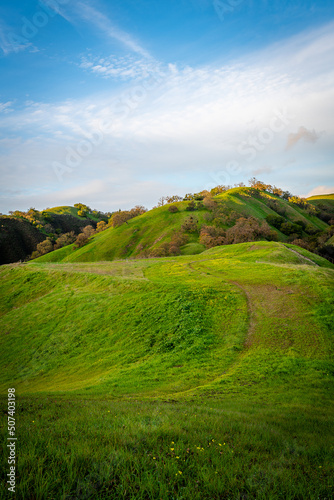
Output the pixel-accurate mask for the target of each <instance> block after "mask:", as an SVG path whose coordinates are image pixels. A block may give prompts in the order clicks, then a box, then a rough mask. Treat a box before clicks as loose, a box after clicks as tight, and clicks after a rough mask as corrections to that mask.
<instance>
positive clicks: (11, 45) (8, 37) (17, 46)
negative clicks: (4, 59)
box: [0, 19, 33, 56]
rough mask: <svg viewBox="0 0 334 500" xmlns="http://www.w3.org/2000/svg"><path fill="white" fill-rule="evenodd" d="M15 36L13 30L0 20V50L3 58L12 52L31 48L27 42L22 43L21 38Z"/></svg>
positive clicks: (22, 39)
mask: <svg viewBox="0 0 334 500" xmlns="http://www.w3.org/2000/svg"><path fill="white" fill-rule="evenodd" d="M17 35H18V34H17V33H16V32H15V31H14V30H13V29H11V28H10V27H9V26H8V25H7V24H6V23H5V22H4V21H3V20H1V19H0V48H1V50H2V52H3V54H4V55H5V56H8V55H9V54H11V53H12V52H16V53H17V52H21V51H23V50H26V49H28V48H30V49H32V48H33V45H32V44H31V43H30V42H29V41H28V40H26V41H24V38H23V37H22V36H17ZM23 42H24V43H23Z"/></svg>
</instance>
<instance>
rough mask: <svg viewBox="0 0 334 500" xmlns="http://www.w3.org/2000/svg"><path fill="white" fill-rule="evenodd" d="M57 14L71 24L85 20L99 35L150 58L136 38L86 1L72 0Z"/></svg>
mask: <svg viewBox="0 0 334 500" xmlns="http://www.w3.org/2000/svg"><path fill="white" fill-rule="evenodd" d="M59 14H60V15H61V16H63V17H64V19H66V20H67V21H68V22H70V23H71V24H75V25H77V24H79V23H80V22H81V21H85V22H86V23H89V24H90V25H91V26H93V27H94V28H95V29H96V30H97V31H98V33H99V34H100V35H103V36H104V37H107V38H109V39H111V40H116V41H117V42H119V43H120V44H122V45H123V46H124V47H126V48H127V49H128V50H131V51H132V52H135V53H136V54H138V55H140V56H141V57H144V58H147V59H150V58H151V55H150V53H149V52H148V51H147V50H146V49H145V48H144V47H143V46H142V45H141V44H140V42H139V41H138V40H136V39H135V37H133V35H131V33H127V32H126V31H124V30H122V29H121V28H120V27H118V26H116V24H115V23H114V22H113V21H111V20H110V19H109V18H108V17H107V16H106V15H105V14H104V13H103V12H101V11H99V10H98V9H97V8H96V7H93V6H92V5H91V4H89V3H88V2H82V1H73V2H71V3H70V4H69V5H67V6H66V7H62V8H61V9H60V10H59Z"/></svg>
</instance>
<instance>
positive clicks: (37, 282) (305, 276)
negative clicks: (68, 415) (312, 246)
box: [0, 242, 333, 395]
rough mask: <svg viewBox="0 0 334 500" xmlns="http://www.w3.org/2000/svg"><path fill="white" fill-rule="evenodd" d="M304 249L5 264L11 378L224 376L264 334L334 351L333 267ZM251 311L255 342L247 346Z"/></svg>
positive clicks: (269, 247) (173, 381)
mask: <svg viewBox="0 0 334 500" xmlns="http://www.w3.org/2000/svg"><path fill="white" fill-rule="evenodd" d="M289 247H292V246H291V245H289ZM292 249H293V250H294V251H291V248H287V247H285V246H284V245H282V244H281V243H267V242H257V243H256V244H251V243H248V244H242V245H233V246H228V247H219V248H214V249H211V250H210V251H206V252H204V253H203V254H201V255H198V256H191V257H189V256H184V257H178V258H173V259H170V258H169V259H153V260H140V261H131V262H113V263H108V262H106V263H103V264H94V263H90V264H70V263H68V264H53V265H52V264H37V263H34V264H29V265H28V266H25V267H24V268H21V267H14V268H10V267H4V268H3V269H2V277H3V285H2V287H3V292H2V296H3V297H4V298H3V301H2V305H1V310H2V312H3V316H2V319H1V322H0V326H1V331H3V332H5V333H7V335H5V336H4V337H3V346H2V352H1V356H2V358H1V361H2V363H5V364H6V366H7V370H6V379H4V380H3V385H2V388H3V389H4V388H5V387H6V384H8V383H9V381H10V380H12V381H15V382H16V383H17V384H18V387H19V388H22V389H25V388H27V389H29V391H40V390H50V391H57V390H64V389H66V390H82V389H85V390H87V391H88V392H91V391H93V392H94V393H96V392H97V391H98V392H102V393H112V394H115V395H117V394H119V395H122V394H128V393H133V392H136V393H148V394H150V395H152V394H155V393H156V391H158V393H159V392H167V393H172V392H179V391H185V390H190V389H193V388H194V386H197V385H200V386H206V385H209V386H210V384H213V383H214V385H215V384H218V385H219V384H220V383H221V376H220V375H221V373H222V371H224V370H225V371H227V370H228V369H229V367H230V366H231V365H232V364H233V363H237V365H236V366H239V365H238V364H240V363H241V365H240V366H242V363H243V361H244V358H245V359H250V360H252V359H253V356H254V355H255V354H256V353H257V354H259V353H258V352H257V347H258V342H259V341H260V338H262V337H263V339H262V340H261V345H262V344H263V345H262V348H263V349H267V348H269V347H273V352H275V353H276V354H275V355H277V356H278V358H280V357H281V356H283V357H284V356H285V355H286V354H287V351H289V352H290V350H292V351H291V352H293V356H292V358H291V359H293V358H295V357H300V359H301V360H304V361H303V362H302V364H304V363H306V361H305V360H307V359H312V358H313V357H316V358H319V359H322V358H323V359H326V357H328V355H329V349H330V339H329V338H327V337H326V334H325V330H323V328H324V327H323V326H321V322H320V323H319V321H320V320H319V318H318V317H317V316H316V311H317V310H318V309H317V307H318V306H316V304H317V303H318V302H319V301H320V300H321V301H324V300H325V301H326V300H327V298H328V296H329V291H328V290H327V288H326V287H327V286H329V285H328V283H327V282H328V280H329V278H330V277H331V276H332V274H333V271H332V270H331V269H330V268H333V266H332V265H331V264H330V263H329V262H328V261H326V260H324V259H322V258H320V257H318V256H315V255H313V254H311V253H309V252H307V251H305V250H301V249H299V248H297V247H294V248H293V247H292ZM296 252H297V253H296ZM305 257H306V258H305ZM307 259H310V260H307ZM313 262H314V264H313ZM319 265H320V266H324V267H319ZM326 268H328V271H326ZM268 283H270V285H268ZM326 283H327V284H326ZM287 296H289V304H288V306H287V305H286V304H285V302H286V299H287ZM247 303H248V307H249V308H250V310H248V309H247ZM272 304H275V306H274V310H273V311H270V307H272ZM280 304H281V305H280ZM283 306H284V307H285V308H286V310H285V311H283V309H282V310H281V309H280V307H282V308H283ZM256 308H259V312H258V313H257V312H256ZM266 308H268V311H267V310H266ZM251 311H253V313H254V321H255V320H256V322H257V323H258V324H257V331H256V339H257V340H256V349H254V351H253V349H251V350H250V351H249V350H244V343H245V341H246V340H245V339H246V336H247V331H248V333H249V320H250V318H249V314H250V312H251ZM257 314H259V317H258V318H257ZM281 314H283V316H284V318H285V317H286V319H284V322H283V325H284V326H282V322H281ZM306 318H307V322H308V334H309V338H310V342H308V341H305V334H304V325H305V321H306ZM251 320H253V319H252V318H251ZM262 322H263V324H262ZM270 322H271V326H270ZM261 325H262V326H261ZM281 330H282V331H281ZM36 331H38V335H36ZM270 331H271V333H270ZM260 332H262V333H260ZM272 334H273V335H274V338H272V339H271V341H272V342H273V344H272V346H270V345H269V344H268V342H269V337H268V336H269V335H272ZM249 335H253V333H251V334H250V333H249ZM261 336H262V337H261ZM248 341H249V340H248ZM248 341H247V342H248ZM23 342H24V344H25V351H24V352H22V343H23ZM265 355H266V354H265ZM179 365H180V366H179ZM177 366H179V367H178V368H177V369H176V367H177ZM153 374H154V375H153ZM176 375H177V378H175V376H176ZM229 377H230V375H229ZM223 379H224V380H225V379H226V377H223ZM138 380H140V381H141V382H140V383H139V382H138ZM231 380H233V377H232V379H231ZM27 381H28V382H29V383H28V385H27Z"/></svg>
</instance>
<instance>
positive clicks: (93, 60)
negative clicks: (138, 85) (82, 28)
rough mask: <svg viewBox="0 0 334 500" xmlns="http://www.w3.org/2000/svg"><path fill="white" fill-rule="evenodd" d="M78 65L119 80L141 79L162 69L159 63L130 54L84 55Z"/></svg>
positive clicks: (94, 72) (97, 74) (98, 74)
mask: <svg viewBox="0 0 334 500" xmlns="http://www.w3.org/2000/svg"><path fill="white" fill-rule="evenodd" d="M79 67H80V68H82V69H84V70H86V71H89V72H90V73H93V74H95V75H96V76H100V77H102V78H112V79H120V80H135V79H143V78H147V77H149V76H150V75H151V74H154V73H156V72H157V71H162V65H161V64H160V63H158V62H155V61H153V60H150V59H149V60H148V59H146V58H144V59H143V58H138V57H135V56H132V55H127V56H123V57H116V56H109V57H102V58H101V57H92V56H85V57H82V58H81V62H80V64H79ZM160 68H161V69H160Z"/></svg>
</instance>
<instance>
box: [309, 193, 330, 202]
mask: <svg viewBox="0 0 334 500" xmlns="http://www.w3.org/2000/svg"><path fill="white" fill-rule="evenodd" d="M307 199H308V200H309V201H311V200H334V193H333V194H318V195H316V196H310V197H309V198H307Z"/></svg>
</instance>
